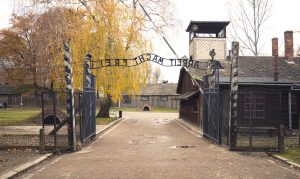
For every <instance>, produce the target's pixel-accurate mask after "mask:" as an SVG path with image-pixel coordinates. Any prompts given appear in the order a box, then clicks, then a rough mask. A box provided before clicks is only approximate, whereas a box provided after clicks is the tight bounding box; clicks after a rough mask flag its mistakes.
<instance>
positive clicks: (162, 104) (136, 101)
mask: <svg viewBox="0 0 300 179" xmlns="http://www.w3.org/2000/svg"><path fill="white" fill-rule="evenodd" d="M144 96H146V95H144ZM163 98H164V99H162V96H149V100H142V97H141V96H131V100H130V102H129V101H126V100H125V99H124V97H123V100H122V102H121V107H130V108H138V109H139V110H143V107H145V106H148V107H150V110H151V109H153V108H169V109H179V101H178V100H174V99H175V98H176V95H173V96H172V95H169V96H164V97H163Z"/></svg>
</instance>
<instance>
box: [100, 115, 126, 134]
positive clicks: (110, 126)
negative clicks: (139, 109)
mask: <svg viewBox="0 0 300 179" xmlns="http://www.w3.org/2000/svg"><path fill="white" fill-rule="evenodd" d="M123 119H124V118H119V119H117V120H115V121H113V122H111V123H110V124H108V125H107V126H106V127H105V128H104V129H102V130H101V131H99V132H96V136H99V135H101V134H103V133H105V132H106V131H108V130H109V129H111V128H112V127H113V126H115V125H116V124H118V123H119V122H121V121H122V120H123Z"/></svg>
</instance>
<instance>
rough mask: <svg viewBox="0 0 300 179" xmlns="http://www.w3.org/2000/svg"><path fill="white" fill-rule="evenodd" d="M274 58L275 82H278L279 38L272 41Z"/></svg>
mask: <svg viewBox="0 0 300 179" xmlns="http://www.w3.org/2000/svg"><path fill="white" fill-rule="evenodd" d="M272 56H273V57H274V62H273V74H274V81H278V38H273V39H272Z"/></svg>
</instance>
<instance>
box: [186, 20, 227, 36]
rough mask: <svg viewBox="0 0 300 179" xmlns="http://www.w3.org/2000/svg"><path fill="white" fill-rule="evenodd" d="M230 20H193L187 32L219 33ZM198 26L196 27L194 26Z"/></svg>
mask: <svg viewBox="0 0 300 179" xmlns="http://www.w3.org/2000/svg"><path fill="white" fill-rule="evenodd" d="M229 23H230V21H191V22H190V24H189V26H188V27H187V29H186V32H191V31H192V32H196V33H216V34H217V33H219V32H220V31H222V30H223V29H224V28H226V26H227V25H228V24H229ZM193 27H196V28H193Z"/></svg>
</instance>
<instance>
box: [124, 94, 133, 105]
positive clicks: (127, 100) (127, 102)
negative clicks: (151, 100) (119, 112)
mask: <svg viewBox="0 0 300 179" xmlns="http://www.w3.org/2000/svg"><path fill="white" fill-rule="evenodd" d="M130 103H131V96H129V95H124V96H123V104H130Z"/></svg>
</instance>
